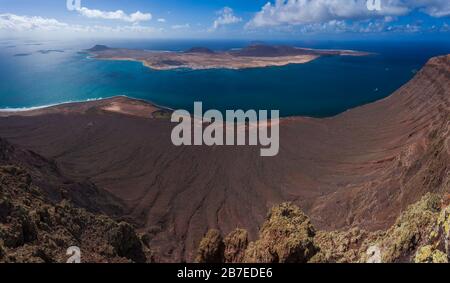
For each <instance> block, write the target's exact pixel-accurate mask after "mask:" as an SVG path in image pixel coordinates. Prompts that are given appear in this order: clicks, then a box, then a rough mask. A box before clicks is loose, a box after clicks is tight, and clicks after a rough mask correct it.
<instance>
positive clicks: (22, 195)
mask: <svg viewBox="0 0 450 283" xmlns="http://www.w3.org/2000/svg"><path fill="white" fill-rule="evenodd" d="M36 183H38V184H40V183H39V182H36ZM0 196H1V197H0V262H17V263H22V262H23V263H31V262H35V263H44V262H46V263H47V262H60V263H63V262H66V261H67V259H68V256H67V254H66V252H67V248H69V247H71V246H77V247H79V248H80V250H81V261H82V262H117V263H119V262H131V261H136V262H143V261H145V260H146V257H147V254H148V255H149V256H151V251H150V250H144V249H143V248H142V246H141V244H140V239H139V238H138V236H137V234H136V231H135V230H134V228H133V227H132V226H131V225H129V224H125V223H118V222H116V221H115V220H113V219H112V218H110V217H108V216H105V215H102V214H98V213H92V212H88V211H86V210H85V209H82V208H79V207H76V206H75V205H74V204H73V203H72V202H71V201H69V200H62V201H59V202H54V201H52V200H50V199H49V198H48V195H47V194H46V193H45V189H43V188H42V187H41V185H37V184H35V183H34V181H33V179H30V174H28V173H27V170H26V169H23V168H20V167H17V166H9V165H6V166H2V165H0ZM108 236H111V237H108ZM113 245H114V246H113Z"/></svg>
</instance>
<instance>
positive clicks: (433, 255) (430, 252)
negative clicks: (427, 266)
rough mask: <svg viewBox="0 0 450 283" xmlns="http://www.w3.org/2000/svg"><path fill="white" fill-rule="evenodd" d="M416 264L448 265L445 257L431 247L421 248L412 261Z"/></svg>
mask: <svg viewBox="0 0 450 283" xmlns="http://www.w3.org/2000/svg"><path fill="white" fill-rule="evenodd" d="M414 262H416V263H448V258H447V255H446V254H445V253H443V252H441V251H440V250H436V249H434V248H433V247H432V246H431V245H427V246H423V247H421V248H420V249H419V250H418V251H417V253H416V257H415V259H414Z"/></svg>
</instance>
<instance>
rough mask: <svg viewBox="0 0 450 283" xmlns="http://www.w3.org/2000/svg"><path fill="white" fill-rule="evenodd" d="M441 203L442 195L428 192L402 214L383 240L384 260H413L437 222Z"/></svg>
mask: <svg viewBox="0 0 450 283" xmlns="http://www.w3.org/2000/svg"><path fill="white" fill-rule="evenodd" d="M440 204H441V198H440V196H438V195H435V194H430V193H428V194H426V195H425V196H424V197H423V198H422V199H421V200H420V201H419V202H417V203H415V204H413V205H411V206H409V207H408V208H407V210H406V211H404V212H403V213H402V214H401V215H400V217H399V218H398V219H397V221H396V222H395V224H394V226H392V227H391V228H390V229H389V230H388V231H387V232H386V236H385V237H384V238H383V240H382V241H381V245H380V247H381V251H382V260H383V262H398V261H407V262H411V261H413V257H414V254H415V252H416V250H417V249H418V248H419V247H420V246H422V245H423V244H424V243H426V241H427V240H428V235H430V233H431V232H432V230H433V228H434V226H435V224H436V219H437V217H438V215H439V210H440Z"/></svg>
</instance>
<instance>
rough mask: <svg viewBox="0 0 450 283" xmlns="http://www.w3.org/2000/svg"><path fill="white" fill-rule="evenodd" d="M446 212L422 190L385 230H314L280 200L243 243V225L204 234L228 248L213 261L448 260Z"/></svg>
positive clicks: (438, 197) (438, 200) (439, 199)
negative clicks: (254, 235) (223, 232)
mask: <svg viewBox="0 0 450 283" xmlns="http://www.w3.org/2000/svg"><path fill="white" fill-rule="evenodd" d="M449 212H450V206H448V204H447V205H444V206H443V203H442V196H441V195H437V194H427V195H425V196H424V197H423V198H422V199H421V200H420V201H419V202H417V203H415V204H413V205H411V206H410V207H408V209H407V210H406V211H405V212H404V213H402V214H401V215H400V217H399V218H398V219H397V221H396V222H395V224H394V225H393V226H392V227H391V228H389V229H387V230H380V231H375V232H368V231H365V230H361V229H358V228H352V229H349V230H342V231H331V232H327V231H317V232H315V230H314V228H313V227H312V225H311V223H310V221H309V218H308V217H307V216H305V215H304V214H303V212H301V211H300V209H299V208H298V207H296V206H295V205H292V204H289V203H284V204H281V205H279V206H276V207H274V208H273V209H272V211H271V213H270V214H269V216H268V219H267V220H266V222H265V223H264V224H263V226H262V228H261V230H260V234H259V239H258V240H257V241H255V242H251V243H250V244H249V245H248V246H247V244H246V241H247V234H246V232H245V231H244V230H242V229H238V230H236V231H234V232H232V233H230V234H229V235H228V236H227V237H226V238H225V239H226V240H225V241H222V240H221V236H220V233H219V232H218V231H217V230H214V231H213V232H211V231H210V232H208V234H207V236H206V237H205V239H208V241H210V239H212V238H213V239H214V243H215V246H223V247H224V249H225V251H232V252H230V253H228V256H227V253H226V252H225V253H224V254H223V257H222V258H221V259H218V258H217V256H219V255H220V254H221V253H216V254H215V256H216V258H215V262H232V263H281V262H285V263H286V262H290V263H306V262H309V263H363V262H370V263H381V262H385V263H394V262H418V263H446V262H448V261H449V259H450V253H449V251H448V239H449V232H448V231H449V230H448V229H449V228H448V227H450V217H449V216H450V213H449ZM211 235H214V237H211ZM205 239H204V240H203V241H202V243H204V242H206V240H205ZM227 239H228V240H227ZM231 239H233V240H231ZM237 239H238V240H237ZM237 243H239V245H237ZM200 246H201V247H203V246H202V245H200ZM230 255H231V256H230ZM235 255H241V256H235Z"/></svg>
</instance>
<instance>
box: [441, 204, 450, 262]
mask: <svg viewBox="0 0 450 283" xmlns="http://www.w3.org/2000/svg"><path fill="white" fill-rule="evenodd" d="M438 227H439V229H440V232H441V233H442V237H443V239H444V245H445V252H446V253H447V258H448V259H450V205H449V206H447V207H446V208H444V209H443V210H442V212H441V214H440V215H439V219H438Z"/></svg>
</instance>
